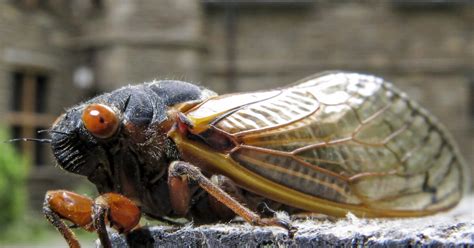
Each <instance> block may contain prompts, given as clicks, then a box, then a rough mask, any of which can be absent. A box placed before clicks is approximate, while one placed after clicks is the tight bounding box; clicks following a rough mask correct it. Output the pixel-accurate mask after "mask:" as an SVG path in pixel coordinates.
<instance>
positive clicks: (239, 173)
mask: <svg viewBox="0 0 474 248" xmlns="http://www.w3.org/2000/svg"><path fill="white" fill-rule="evenodd" d="M168 135H169V137H170V138H171V139H173V141H174V142H175V143H176V145H177V147H178V149H179V150H180V152H181V153H182V154H185V157H186V158H188V162H190V163H195V165H196V166H198V167H201V168H206V169H208V170H209V169H211V170H212V171H214V172H217V173H219V174H222V175H224V176H227V177H229V178H230V179H232V180H233V181H234V182H235V183H236V184H237V185H239V186H240V187H242V188H244V189H246V190H248V191H250V192H253V193H256V194H259V195H261V196H264V197H267V198H269V199H272V200H274V201H277V202H282V203H285V204H287V205H290V206H293V207H296V208H300V209H303V210H306V211H309V212H315V213H322V214H326V215H330V216H336V217H344V216H346V215H347V213H348V212H351V213H353V214H354V215H356V216H359V217H368V218H373V217H418V216H426V215H432V214H434V213H437V212H441V211H446V210H448V209H450V208H452V207H454V206H455V205H456V204H457V202H456V203H453V204H452V205H450V206H448V207H445V208H440V209H432V210H409V211H408V210H407V211H403V210H392V209H380V208H373V207H367V206H360V205H351V204H343V203H337V202H332V201H328V200H325V199H321V198H318V197H314V196H311V195H308V194H305V193H302V192H299V191H296V190H294V189H291V188H288V187H286V186H283V185H281V184H278V183H276V182H273V181H271V180H269V179H267V178H264V177H263V176H261V175H258V174H256V173H254V172H252V171H250V170H248V169H246V168H244V167H243V166H241V165H239V164H238V163H237V162H236V161H234V160H232V159H231V158H230V156H229V155H227V154H224V153H219V152H217V151H213V150H212V149H210V148H208V147H206V146H205V145H203V144H200V143H199V142H196V141H192V140H188V139H186V137H183V136H182V135H181V134H180V133H179V132H177V131H176V130H174V131H171V132H170V133H169V134H168ZM190 160H194V161H190Z"/></svg>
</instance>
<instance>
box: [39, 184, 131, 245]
mask: <svg viewBox="0 0 474 248" xmlns="http://www.w3.org/2000/svg"><path fill="white" fill-rule="evenodd" d="M43 213H44V214H45V216H46V218H47V219H48V220H49V222H51V224H53V226H54V227H56V229H58V231H59V232H60V233H61V234H62V235H63V237H64V239H66V242H67V243H68V244H69V247H71V248H78V247H80V244H79V241H78V240H77V238H76V236H75V235H74V233H73V232H72V230H71V228H70V227H69V226H67V225H66V224H65V223H64V221H63V220H67V221H70V222H71V223H72V224H73V226H76V227H81V228H83V229H85V230H87V231H90V232H93V231H97V233H98V235H99V239H100V241H101V243H102V245H103V247H111V245H110V240H109V237H108V235H107V230H106V225H107V223H109V224H110V226H112V227H114V228H115V229H116V230H118V231H119V232H120V233H127V232H129V231H130V230H132V229H133V228H134V227H136V226H137V225H138V222H139V220H140V210H139V209H138V207H137V206H136V205H135V204H134V203H133V202H132V201H131V200H129V199H127V198H126V197H124V196H122V195H119V194H116V193H107V194H103V195H101V196H99V197H98V198H97V199H96V200H95V201H93V200H92V199H90V198H88V197H85V196H82V195H79V194H76V193H74V192H70V191H65V190H57V191H48V192H47V193H46V197H45V200H44V204H43Z"/></svg>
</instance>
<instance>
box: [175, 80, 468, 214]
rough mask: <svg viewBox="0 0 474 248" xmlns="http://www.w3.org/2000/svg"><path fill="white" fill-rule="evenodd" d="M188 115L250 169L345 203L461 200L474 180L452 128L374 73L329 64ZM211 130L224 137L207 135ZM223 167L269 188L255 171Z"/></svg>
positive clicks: (409, 204) (386, 205)
mask: <svg viewBox="0 0 474 248" xmlns="http://www.w3.org/2000/svg"><path fill="white" fill-rule="evenodd" d="M186 116H187V118H189V120H190V121H191V126H192V130H191V132H193V133H194V134H195V135H197V136H200V138H201V139H202V140H204V141H205V142H204V143H206V144H205V145H198V146H200V147H204V146H211V147H213V149H214V150H218V152H220V153H222V154H223V155H224V156H226V157H227V158H228V159H229V160H232V161H231V162H232V166H234V167H240V168H244V169H245V170H247V171H249V173H247V174H252V173H254V175H259V176H261V177H263V178H265V179H268V180H269V181H272V182H275V183H277V184H280V185H282V186H284V187H285V188H289V189H293V190H295V191H298V192H301V193H303V194H304V195H308V196H311V197H315V198H318V199H323V200H327V201H329V202H334V203H337V204H339V205H338V206H344V205H346V206H361V207H363V208H365V209H380V210H383V211H385V210H387V211H388V212H387V211H386V212H384V214H380V215H392V214H390V211H392V210H394V211H402V212H403V211H408V212H410V211H414V212H417V211H427V212H433V211H439V210H442V209H446V208H449V207H451V206H453V205H455V204H456V203H457V202H458V201H459V199H460V198H461V196H462V191H463V189H465V188H466V187H467V186H466V185H468V181H469V180H468V179H467V173H466V172H465V170H466V165H465V164H464V162H463V159H462V157H461V156H460V155H459V152H458V149H457V148H456V145H455V144H454V142H453V141H452V138H451V137H450V135H449V134H448V133H447V131H446V130H445V128H444V127H443V126H442V125H441V124H440V123H439V122H438V121H437V120H436V119H435V118H434V117H433V116H432V115H430V114H429V113H428V112H427V111H426V110H424V109H423V108H421V107H420V106H419V105H418V104H417V103H415V102H413V101H411V100H409V99H408V98H407V97H406V95H405V94H404V93H401V92H400V91H399V90H397V89H395V88H394V87H393V86H392V84H390V83H387V82H385V81H383V80H382V79H380V78H377V77H373V76H366V75H361V74H355V73H342V72H341V73H328V74H322V75H318V76H316V77H311V78H307V79H305V80H302V81H300V82H299V83H297V84H295V85H293V86H291V87H288V88H284V89H277V90H271V91H263V92H252V93H243V94H232V95H223V96H219V97H216V98H211V99H209V100H207V101H205V102H204V103H202V104H200V105H199V106H197V107H195V108H193V109H191V110H190V111H188V112H187V113H186ZM208 130H213V132H214V133H217V136H216V134H214V135H212V136H209V135H204V134H205V133H206V131H208ZM216 137H222V139H224V137H226V139H228V140H230V141H231V144H221V143H222V139H219V138H216ZM177 142H178V146H179V145H180V144H179V142H180V141H177ZM182 149H183V150H186V148H182ZM203 149H206V148H203ZM219 150H220V151H219ZM209 163H212V162H209ZM210 166H211V167H212V166H216V167H217V166H222V165H217V162H216V164H214V165H210ZM207 167H209V165H207ZM218 170H219V171H220V172H222V173H223V174H225V175H227V176H229V177H230V178H231V179H233V180H235V181H237V182H238V183H239V182H242V183H241V184H242V186H243V187H244V188H246V189H248V190H250V191H255V192H261V191H262V190H261V189H260V188H259V187H260V186H258V185H255V186H253V185H252V183H251V181H249V180H251V179H249V180H247V181H245V180H243V179H242V177H240V176H239V177H237V176H235V175H237V174H234V172H232V171H231V170H230V169H229V171H227V169H226V168H223V167H221V168H220V169H218ZM252 187H254V188H252ZM276 194H278V193H276ZM268 196H269V197H270V198H272V196H273V195H272V194H270V193H269V194H268ZM273 198H275V199H276V200H279V199H283V198H284V197H280V196H274V197H273ZM287 203H288V204H289V205H293V206H295V207H301V206H303V205H304V204H303V205H301V204H297V203H295V204H292V202H287ZM303 208H304V207H303ZM306 208H307V209H306V210H310V211H312V210H314V209H309V208H311V207H306ZM349 209H350V208H349ZM364 211H365V210H364ZM322 212H324V211H322ZM376 215H377V214H376ZM393 215H397V214H396V213H393Z"/></svg>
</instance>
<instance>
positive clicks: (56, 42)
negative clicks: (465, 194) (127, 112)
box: [0, 0, 474, 209]
mask: <svg viewBox="0 0 474 248" xmlns="http://www.w3.org/2000/svg"><path fill="white" fill-rule="evenodd" d="M275 2H278V3H270V1H254V2H252V1H233V2H232V3H231V4H228V3H226V1H220V0H202V1H189V0H156V1H153V0H136V1H132V0H122V1H114V0H97V1H83V0H74V1H61V0H54V1H53V0H49V1H46V0H45V1H35V0H19V1H0V81H1V83H0V114H2V115H5V114H6V113H7V112H8V106H9V102H10V99H9V97H10V96H11V94H9V93H11V88H10V87H11V84H10V78H9V75H10V73H11V71H12V70H14V69H15V68H17V67H18V66H20V67H22V66H26V67H33V68H40V69H44V70H48V71H50V72H51V75H53V77H52V81H51V84H50V85H51V89H50V90H48V98H49V99H48V104H49V105H48V111H49V112H50V113H51V114H52V115H58V114H59V113H60V112H62V111H63V109H64V108H65V107H67V106H70V105H71V104H74V103H77V102H78V101H80V100H82V99H84V98H86V97H88V96H90V95H91V94H93V93H98V92H101V91H106V90H111V89H114V88H117V87H120V86H123V85H126V84H129V83H140V82H143V81H150V80H152V79H155V78H156V79H165V78H170V79H181V80H187V81H191V82H198V83H201V84H203V85H205V86H207V87H209V88H211V89H214V90H216V91H218V92H220V93H225V92H229V91H246V90H258V89H266V88H271V87H277V86H284V85H286V84H289V83H292V82H294V81H296V80H298V79H301V78H304V77H306V76H309V75H311V74H314V73H317V72H321V71H324V70H350V71H358V72H365V73H371V74H376V75H379V76H382V77H384V78H386V79H387V80H389V81H392V82H394V83H395V85H397V86H399V87H400V88H401V89H403V90H405V91H407V92H408V94H409V95H410V96H411V97H413V98H415V99H416V100H418V101H420V102H421V103H422V104H423V105H424V106H425V107H427V108H428V109H429V110H431V111H432V112H433V113H434V114H435V115H436V116H438V117H439V118H440V119H441V120H442V122H444V123H445V124H446V125H447V127H448V129H450V130H451V131H452V132H453V134H454V136H455V137H456V139H457V140H458V141H459V143H460V145H461V150H462V151H463V153H464V155H465V156H466V157H467V158H468V161H469V163H470V164H472V162H473V161H474V117H473V116H471V114H470V113H471V112H472V108H474V106H470V102H472V100H470V99H471V98H473V97H474V92H473V91H474V90H473V87H474V86H472V85H473V84H474V72H473V70H474V69H473V68H474V34H473V32H474V29H473V27H472V23H474V5H470V4H468V3H462V2H459V1H457V2H456V3H449V2H448V1H446V2H445V3H443V4H440V3H439V1H433V3H430V2H428V1H425V3H423V4H410V1H403V0H391V1H383V2H382V1H380V2H374V1H369V0H367V1H353V2H351V1H342V2H338V3H334V1H304V0H298V1H275ZM435 2H438V3H435ZM81 66H85V67H87V68H90V69H91V70H92V73H93V76H94V77H93V79H94V82H93V85H92V86H91V88H89V89H80V88H78V86H76V85H75V84H73V76H74V72H75V71H76V70H77V68H78V67H81ZM3 124H5V123H3ZM45 171H46V172H45ZM55 171H56V172H55ZM54 173H56V174H54ZM58 173H59V174H60V175H63V174H64V173H63V172H60V170H58V169H57V168H53V167H52V166H50V167H49V169H48V168H47V169H45V168H41V169H39V168H38V169H37V170H36V171H34V173H33V174H35V175H43V174H45V176H44V178H48V180H50V181H51V182H52V181H57V180H56V179H51V178H65V177H57V176H51V175H57V174H58ZM473 176H474V174H473ZM51 182H50V183H51ZM60 185H61V184H60ZM66 186H67V185H66ZM47 187H50V186H45V187H44V188H47ZM40 191H41V192H40ZM42 191H44V190H43V189H42V190H36V191H34V192H35V194H37V195H41V194H42V193H43V192H42ZM38 192H39V193H38ZM37 199H40V197H37ZM37 204H40V203H37ZM38 209H39V208H38Z"/></svg>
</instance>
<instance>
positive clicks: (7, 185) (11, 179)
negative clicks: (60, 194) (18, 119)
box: [0, 129, 28, 226]
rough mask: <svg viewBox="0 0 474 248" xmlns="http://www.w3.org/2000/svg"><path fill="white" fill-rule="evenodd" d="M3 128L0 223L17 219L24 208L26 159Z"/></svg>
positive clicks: (1, 137)
mask: <svg viewBox="0 0 474 248" xmlns="http://www.w3.org/2000/svg"><path fill="white" fill-rule="evenodd" d="M7 139H8V135H7V134H6V132H5V130H4V129H1V130H0V206H1V211H0V225H2V226H5V225H10V224H13V223H14V222H17V221H19V220H20V219H21V218H22V216H23V215H24V213H25V208H26V199H27V193H26V178H27V175H28V166H27V165H28V163H27V159H25V158H22V157H21V156H20V154H18V152H16V151H15V149H14V147H13V146H12V144H11V143H8V142H5V140H7Z"/></svg>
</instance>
